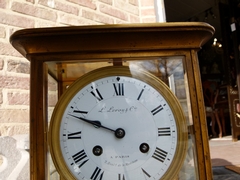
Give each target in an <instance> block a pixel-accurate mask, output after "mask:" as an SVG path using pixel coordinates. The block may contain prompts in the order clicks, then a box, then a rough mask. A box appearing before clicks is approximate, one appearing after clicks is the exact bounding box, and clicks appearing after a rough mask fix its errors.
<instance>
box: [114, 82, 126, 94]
mask: <svg viewBox="0 0 240 180" xmlns="http://www.w3.org/2000/svg"><path fill="white" fill-rule="evenodd" d="M113 87H114V90H115V93H116V95H117V96H124V84H123V83H113Z"/></svg>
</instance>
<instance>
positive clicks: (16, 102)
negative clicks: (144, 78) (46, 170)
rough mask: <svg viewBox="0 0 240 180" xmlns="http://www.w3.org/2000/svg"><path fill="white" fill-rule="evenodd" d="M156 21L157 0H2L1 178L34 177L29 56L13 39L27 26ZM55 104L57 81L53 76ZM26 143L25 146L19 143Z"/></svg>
mask: <svg viewBox="0 0 240 180" xmlns="http://www.w3.org/2000/svg"><path fill="white" fill-rule="evenodd" d="M147 22H156V18H155V10H154V0H0V180H5V179H9V180H14V179H24V180H25V179H29V161H28V159H29V154H28V134H29V72H30V69H29V61H28V60H26V59H25V58H24V57H22V56H21V55H20V54H19V53H18V52H17V51H16V50H15V49H14V48H13V47H12V46H11V44H10V43H9V37H10V36H11V34H12V33H13V32H15V31H16V30H19V29H24V28H38V27H56V26H72V25H73V26H79V25H92V24H122V23H147ZM49 82H50V86H49V95H50V96H49V106H50V108H53V107H54V105H55V103H56V101H57V97H56V93H55V92H56V84H55V83H54V82H53V80H52V78H51V77H49ZM19 143H20V146H19Z"/></svg>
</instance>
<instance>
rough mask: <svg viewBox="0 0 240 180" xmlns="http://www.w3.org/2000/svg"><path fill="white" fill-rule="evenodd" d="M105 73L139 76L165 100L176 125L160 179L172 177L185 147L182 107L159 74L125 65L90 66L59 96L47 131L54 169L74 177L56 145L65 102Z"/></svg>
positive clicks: (164, 179)
mask: <svg viewBox="0 0 240 180" xmlns="http://www.w3.org/2000/svg"><path fill="white" fill-rule="evenodd" d="M108 76H127V77H133V78H136V79H139V80H141V81H143V82H145V83H147V84H149V85H150V86H152V87H153V88H155V89H156V90H157V91H158V92H159V93H160V94H161V95H162V96H163V97H164V98H165V100H166V102H167V103H168V104H169V106H170V108H171V110H172V112H173V115H174V118H175V121H176V126H177V149H176V153H175V155H174V160H173V161H172V163H171V165H170V166H169V168H168V170H167V171H166V173H165V174H164V175H163V177H162V178H161V180H169V179H174V178H175V177H176V176H177V174H178V173H179V171H180V169H181V167H182V164H183V162H184V160H185V155H186V151H187V142H188V141H187V140H188V133H187V124H186V119H185V116H184V113H183V110H182V107H181V105H180V103H179V101H178V99H177V98H176V96H175V95H174V94H173V93H172V92H171V90H170V89H169V87H168V86H167V85H166V84H165V83H164V82H162V81H161V80H160V79H159V78H157V77H156V76H154V75H153V74H151V73H149V72H147V71H142V70H136V69H130V68H129V67H127V66H109V67H103V68H99V69H96V70H93V71H91V72H89V73H87V74H85V75H83V76H81V77H80V78H79V79H78V80H76V81H75V82H74V83H73V84H72V85H71V86H70V87H69V88H68V89H67V90H66V91H65V92H64V94H63V95H62V96H61V98H60V99H59V101H58V103H57V104H56V106H55V108H54V111H53V114H52V117H51V122H50V126H49V133H48V137H49V138H48V141H49V147H50V153H51V156H52V159H53V162H54V165H55V167H56V169H57V171H58V173H59V174H60V175H61V176H62V177H64V178H65V179H68V180H75V177H74V176H73V175H72V173H71V172H70V170H69V169H68V167H67V165H66V163H65V161H64V158H63V155H62V153H61V149H60V137H59V132H60V124H61V119H62V116H63V113H64V111H65V109H66V107H67V105H68V104H69V102H70V101H71V99H72V98H73V97H74V96H75V95H76V93H77V92H78V91H79V90H81V89H82V88H83V87H85V86H86V85H88V84H89V83H91V82H93V81H96V80H98V79H101V78H104V77H108Z"/></svg>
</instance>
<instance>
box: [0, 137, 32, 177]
mask: <svg viewBox="0 0 240 180" xmlns="http://www.w3.org/2000/svg"><path fill="white" fill-rule="evenodd" d="M28 144H29V142H28V135H21V136H16V137H15V138H13V137H9V136H1V137H0V156H1V159H2V160H1V161H2V162H1V164H0V180H8V179H9V180H14V179H19V178H18V177H20V175H21V179H24V180H26V179H29V169H28V168H29V166H28V167H26V165H27V164H28V162H29V153H28V152H27V151H26V150H27V149H28V148H29V145H28ZM26 148H27V149H26ZM22 172H25V173H22Z"/></svg>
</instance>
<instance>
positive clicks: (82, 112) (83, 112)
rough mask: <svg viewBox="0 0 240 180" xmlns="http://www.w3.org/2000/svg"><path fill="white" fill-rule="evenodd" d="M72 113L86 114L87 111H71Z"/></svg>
mask: <svg viewBox="0 0 240 180" xmlns="http://www.w3.org/2000/svg"><path fill="white" fill-rule="evenodd" d="M73 112H74V113H80V114H87V113H88V111H80V110H73Z"/></svg>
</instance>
